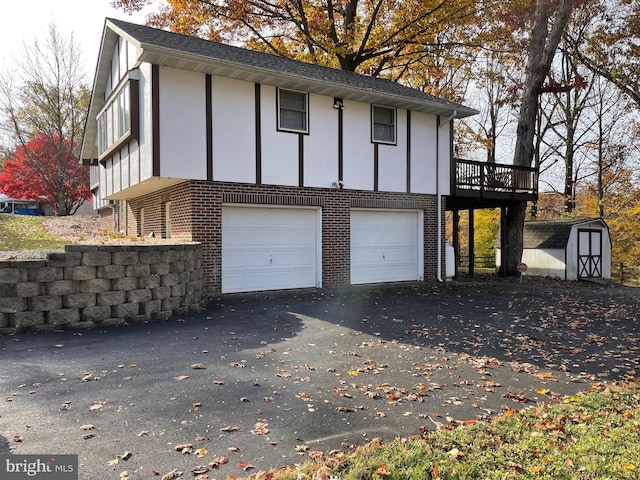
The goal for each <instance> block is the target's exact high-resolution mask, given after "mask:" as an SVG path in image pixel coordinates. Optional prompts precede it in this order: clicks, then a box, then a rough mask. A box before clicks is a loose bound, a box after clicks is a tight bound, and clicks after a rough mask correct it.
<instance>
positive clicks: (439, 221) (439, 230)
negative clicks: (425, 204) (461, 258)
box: [436, 110, 458, 283]
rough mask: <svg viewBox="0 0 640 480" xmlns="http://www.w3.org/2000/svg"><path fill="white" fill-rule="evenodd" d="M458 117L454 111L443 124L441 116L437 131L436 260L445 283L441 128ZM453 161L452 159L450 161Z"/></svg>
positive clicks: (438, 277) (441, 279) (439, 277)
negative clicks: (443, 265) (441, 191)
mask: <svg viewBox="0 0 640 480" xmlns="http://www.w3.org/2000/svg"><path fill="white" fill-rule="evenodd" d="M456 115H458V111H457V110H454V111H453V113H452V114H451V115H450V116H449V117H447V118H446V120H445V121H444V122H442V123H441V121H440V115H438V117H437V125H438V128H437V131H436V215H437V217H438V218H437V223H436V225H437V228H436V232H437V239H436V248H437V250H438V252H437V255H436V259H437V262H438V265H437V274H436V278H437V280H438V282H440V283H444V280H443V278H442V195H441V194H440V128H441V127H442V126H443V125H447V124H448V123H449V122H451V120H453V119H454V118H455V117H456ZM449 161H451V159H449Z"/></svg>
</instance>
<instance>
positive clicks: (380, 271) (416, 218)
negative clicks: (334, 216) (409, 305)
mask: <svg viewBox="0 0 640 480" xmlns="http://www.w3.org/2000/svg"><path fill="white" fill-rule="evenodd" d="M421 222H422V212H419V211H395V210H352V211H351V283H352V284H365V283H378V282H398V281H406V280H422V277H423V269H422V268H421V266H422V263H423V262H422V248H421V246H422V223H421Z"/></svg>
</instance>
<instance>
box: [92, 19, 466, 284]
mask: <svg viewBox="0 0 640 480" xmlns="http://www.w3.org/2000/svg"><path fill="white" fill-rule="evenodd" d="M475 113H477V112H476V111H475V110H473V109H471V108H468V107H466V106H463V105H460V104H456V103H452V102H449V101H447V100H444V99H442V98H437V97H433V96H431V95H427V94H425V93H422V92H420V91H418V90H415V89H412V88H408V87H405V86H402V85H399V84H397V83H394V82H391V81H388V80H383V79H376V78H371V77H367V76H362V75H357V74H354V73H350V72H345V71H341V70H336V69H331V68H326V67H321V66H317V65H311V64H307V63H302V62H298V61H294V60H290V59H286V58H282V57H277V56H273V55H269V54H265V53H259V52H254V51H250V50H245V49H242V48H237V47H233V46H229V45H224V44H220V43H215V42H210V41H207V40H203V39H199V38H195V37H188V36H182V35H177V34H174V33H169V32H166V31H163V30H157V29H154V28H150V27H146V26H140V25H135V24H132V23H128V22H124V21H120V20H112V19H107V20H106V22H105V27H104V31H103V36H102V43H101V47H100V53H99V58H98V64H97V68H96V73H95V79H94V83H93V92H92V97H91V103H90V107H89V115H88V121H87V124H86V128H85V134H84V139H83V144H82V150H81V158H82V160H83V161H84V162H85V163H88V164H90V165H92V169H91V171H92V177H91V187H92V191H93V194H94V208H95V209H97V210H98V211H99V214H100V216H101V218H102V219H103V220H104V223H105V226H108V227H109V228H114V229H116V230H120V231H122V232H124V233H126V234H127V235H134V236H140V237H146V236H149V235H151V234H152V233H153V234H154V235H155V236H156V237H162V238H171V239H175V240H176V241H196V242H200V243H201V244H202V255H203V270H204V275H205V282H206V288H207V292H208V294H209V295H211V296H213V295H217V294H220V293H232V292H251V291H263V290H273V289H290V288H309V287H311V288H315V287H340V286H346V285H354V284H371V283H381V282H399V281H422V280H424V281H436V280H442V279H443V278H444V276H445V275H444V271H443V270H444V266H445V261H444V257H445V254H444V252H445V242H444V227H443V218H444V209H445V200H444V199H445V197H446V196H447V195H449V194H450V186H451V181H450V180H451V178H450V177H451V168H452V167H451V165H452V162H453V154H452V152H453V131H452V126H453V119H455V118H463V117H467V116H469V115H473V114H475Z"/></svg>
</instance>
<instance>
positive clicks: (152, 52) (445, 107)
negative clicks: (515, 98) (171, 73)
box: [139, 43, 479, 118]
mask: <svg viewBox="0 0 640 480" xmlns="http://www.w3.org/2000/svg"><path fill="white" fill-rule="evenodd" d="M139 48H140V49H141V52H140V56H139V61H141V62H146V63H152V64H157V65H163V66H168V67H173V68H180V69H185V70H192V71H196V72H200V73H208V74H211V75H216V76H224V77H230V78H234V79H238V80H245V81H249V82H253V83H262V84H266V85H273V86H277V87H283V88H291V89H298V90H304V91H308V92H310V93H317V94H319V95H326V96H333V97H339V98H343V99H345V100H354V101H359V102H364V103H375V104H381V105H386V106H394V107H398V108H404V109H407V110H414V111H420V112H425V113H431V114H434V115H442V116H447V117H452V118H465V117H469V116H471V115H476V114H478V113H479V112H478V111H477V110H475V109H473V108H469V107H466V106H464V105H460V104H455V103H443V102H442V101H438V100H439V99H438V100H435V99H434V100H433V101H430V100H427V99H425V100H416V99H412V98H409V97H404V96H401V95H394V94H390V93H382V92H376V91H373V90H368V89H361V88H356V87H350V86H347V85H341V84H338V83H335V82H331V81H323V80H319V79H313V78H309V77H302V76H297V75H294V74H291V73H286V72H276V71H273V70H271V69H266V68H260V67H256V66H247V65H242V64H238V63H235V62H232V61H228V60H224V59H219V58H211V57H207V56H204V55H197V54H192V53H186V52H177V51H175V50H172V49H169V48H165V47H159V46H157V45H153V44H144V43H142V44H140V45H139Z"/></svg>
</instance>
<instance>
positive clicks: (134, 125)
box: [96, 78, 139, 157]
mask: <svg viewBox="0 0 640 480" xmlns="http://www.w3.org/2000/svg"><path fill="white" fill-rule="evenodd" d="M137 109H138V80H134V79H132V78H129V79H128V80H127V81H126V82H125V83H124V84H123V85H122V86H121V87H120V88H119V89H118V90H116V91H114V92H113V94H112V95H111V97H110V98H109V99H108V100H107V104H106V105H105V106H104V108H103V109H102V110H101V111H100V113H99V114H98V117H97V118H96V120H97V122H98V142H97V143H98V157H104V156H106V155H107V154H109V153H111V152H112V151H113V150H115V149H116V148H117V147H118V146H120V145H122V144H123V143H124V142H126V141H128V140H129V139H131V138H137V137H138V129H139V119H138V114H137ZM134 110H135V113H134Z"/></svg>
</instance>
